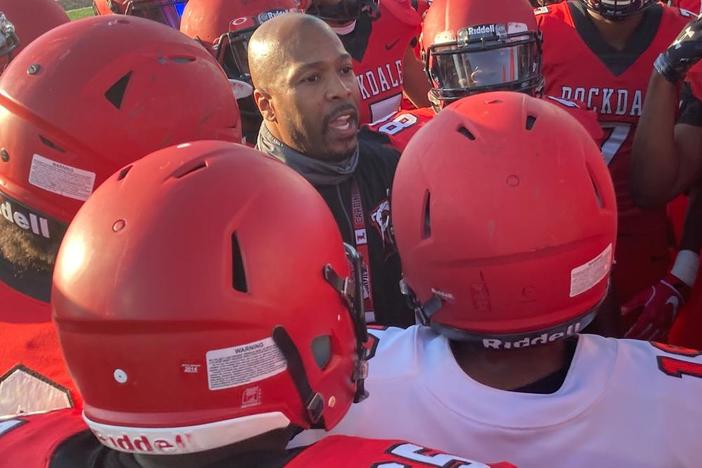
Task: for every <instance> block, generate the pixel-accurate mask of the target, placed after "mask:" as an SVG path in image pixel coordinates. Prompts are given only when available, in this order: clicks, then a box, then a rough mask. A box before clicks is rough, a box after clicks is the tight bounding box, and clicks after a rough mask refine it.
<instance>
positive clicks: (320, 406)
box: [305, 392, 324, 424]
mask: <svg viewBox="0 0 702 468" xmlns="http://www.w3.org/2000/svg"><path fill="white" fill-rule="evenodd" d="M305 409H306V410H307V417H308V418H309V420H310V421H311V422H312V424H317V423H318V422H319V420H320V419H321V418H322V413H324V397H323V396H322V394H321V393H319V392H315V393H314V394H313V395H312V397H311V398H310V399H309V400H308V401H307V402H306V404H305Z"/></svg>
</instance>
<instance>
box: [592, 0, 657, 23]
mask: <svg viewBox="0 0 702 468" xmlns="http://www.w3.org/2000/svg"><path fill="white" fill-rule="evenodd" d="M580 2H582V3H583V5H585V7H586V8H587V9H588V10H591V11H594V12H595V13H597V14H599V15H600V16H602V17H603V18H607V19H609V20H620V19H623V18H626V17H627V16H631V15H633V14H636V13H638V12H640V11H642V10H645V9H646V8H648V7H650V6H653V5H655V4H656V3H657V2H656V0H580Z"/></svg>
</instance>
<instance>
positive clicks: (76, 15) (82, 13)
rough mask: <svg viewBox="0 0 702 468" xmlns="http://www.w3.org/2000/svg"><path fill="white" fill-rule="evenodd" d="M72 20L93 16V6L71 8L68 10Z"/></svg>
mask: <svg viewBox="0 0 702 468" xmlns="http://www.w3.org/2000/svg"><path fill="white" fill-rule="evenodd" d="M66 14H68V17H69V18H71V20H72V21H73V20H77V19H81V18H85V17H86V16H93V7H86V8H77V9H75V10H69V11H67V12H66Z"/></svg>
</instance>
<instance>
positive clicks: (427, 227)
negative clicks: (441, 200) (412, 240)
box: [422, 190, 431, 239]
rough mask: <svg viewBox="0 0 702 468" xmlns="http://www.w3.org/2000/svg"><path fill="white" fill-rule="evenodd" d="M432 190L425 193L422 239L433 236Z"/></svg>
mask: <svg viewBox="0 0 702 468" xmlns="http://www.w3.org/2000/svg"><path fill="white" fill-rule="evenodd" d="M430 210H431V192H429V190H427V191H426V192H425V193H424V217H423V220H424V221H423V223H422V239H429V238H430V237H431V212H430Z"/></svg>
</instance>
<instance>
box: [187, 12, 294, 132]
mask: <svg viewBox="0 0 702 468" xmlns="http://www.w3.org/2000/svg"><path fill="white" fill-rule="evenodd" d="M306 1H307V0H303V2H305V3H303V4H301V3H300V0H251V1H249V2H239V1H231V0H190V2H188V5H187V6H186V7H185V12H184V13H183V21H182V22H181V24H180V31H181V32H182V33H184V34H185V35H187V36H190V37H192V38H194V39H197V40H199V41H200V42H201V43H202V44H203V45H204V46H205V47H207V48H208V49H210V50H212V52H213V54H214V55H215V57H216V58H217V61H218V62H219V64H220V65H221V66H222V68H223V69H224V71H225V72H226V73H227V76H228V77H229V79H230V80H231V82H232V85H233V86H234V89H235V94H236V95H237V98H238V99H239V111H240V112H241V117H242V130H243V134H244V136H245V138H246V141H247V142H248V143H255V142H256V139H257V136H258V130H259V128H261V122H262V121H263V118H262V117H261V113H260V112H259V111H258V108H257V107H256V103H255V102H254V100H253V86H252V84H251V75H250V73H249V61H248V57H247V49H248V45H249V39H250V38H251V35H252V34H253V32H254V31H255V30H256V28H258V27H259V26H260V25H261V24H262V23H263V22H265V21H268V20H269V19H271V18H274V17H275V16H277V15H280V14H282V13H286V12H289V11H303V9H304V7H305V6H306Z"/></svg>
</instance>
